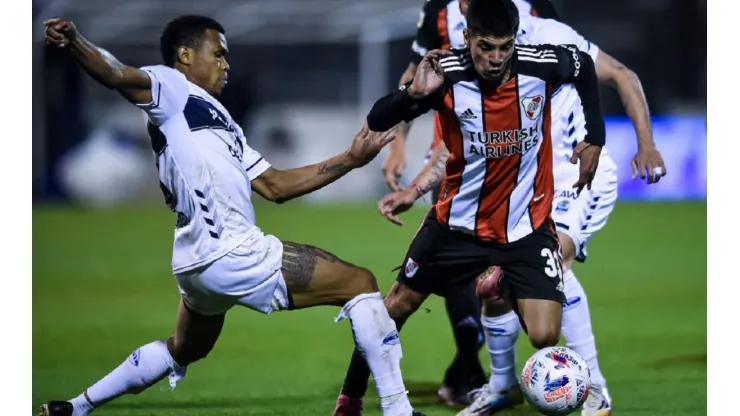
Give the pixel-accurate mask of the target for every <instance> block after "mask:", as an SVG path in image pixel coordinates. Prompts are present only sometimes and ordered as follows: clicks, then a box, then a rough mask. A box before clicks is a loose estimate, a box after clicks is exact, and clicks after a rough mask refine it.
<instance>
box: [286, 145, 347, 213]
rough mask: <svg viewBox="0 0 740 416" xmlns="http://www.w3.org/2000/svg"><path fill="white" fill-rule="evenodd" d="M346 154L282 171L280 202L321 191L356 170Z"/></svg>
mask: <svg viewBox="0 0 740 416" xmlns="http://www.w3.org/2000/svg"><path fill="white" fill-rule="evenodd" d="M355 166H356V164H355V163H353V162H352V160H351V159H350V158H349V156H348V155H347V154H346V153H342V154H340V155H337V156H334V157H332V158H331V159H327V160H325V161H323V162H320V163H316V164H313V165H309V166H304V167H301V168H296V169H290V170H284V171H280V175H279V176H278V178H277V183H276V184H275V185H276V188H277V189H278V194H279V196H278V200H279V202H284V201H288V200H291V199H294V198H298V197H300V196H303V195H306V194H309V193H311V192H313V191H315V190H317V189H321V188H323V187H325V186H327V185H329V184H330V183H332V182H334V181H336V180H337V179H339V178H341V177H342V176H344V175H346V174H347V173H348V172H349V171H351V170H352V169H354V167H355Z"/></svg>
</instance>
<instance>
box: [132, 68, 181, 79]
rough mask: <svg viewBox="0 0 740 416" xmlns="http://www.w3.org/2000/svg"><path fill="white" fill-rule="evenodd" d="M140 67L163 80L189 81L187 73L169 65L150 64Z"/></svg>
mask: <svg viewBox="0 0 740 416" xmlns="http://www.w3.org/2000/svg"><path fill="white" fill-rule="evenodd" d="M139 69H140V70H142V71H144V72H146V73H148V74H150V76H151V75H153V76H154V77H156V78H157V79H158V80H159V81H161V82H163V81H165V80H175V81H182V82H187V78H185V74H183V73H182V72H180V71H178V70H176V69H175V68H171V67H169V66H165V65H149V66H142V67H141V68H139Z"/></svg>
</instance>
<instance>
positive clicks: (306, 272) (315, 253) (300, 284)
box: [282, 241, 352, 289]
mask: <svg viewBox="0 0 740 416" xmlns="http://www.w3.org/2000/svg"><path fill="white" fill-rule="evenodd" d="M319 259H323V260H325V261H328V262H330V263H342V264H345V265H348V266H352V265H351V264H349V263H347V262H345V261H343V260H341V259H340V258H339V257H337V256H335V255H334V254H332V253H329V252H328V251H326V250H322V249H320V248H318V247H314V246H310V245H306V244H297V243H291V242H288V241H286V242H283V267H282V272H283V279H285V283H286V284H287V285H288V288H289V289H305V288H306V287H308V285H309V284H311V279H312V278H313V276H314V273H315V272H316V263H317V262H318V260H319Z"/></svg>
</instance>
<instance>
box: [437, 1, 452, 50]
mask: <svg viewBox="0 0 740 416" xmlns="http://www.w3.org/2000/svg"><path fill="white" fill-rule="evenodd" d="M437 34H438V35H439V38H440V39H441V40H442V44H441V46H440V49H450V32H449V31H448V30H447V7H444V8H442V10H440V11H439V13H438V14H437Z"/></svg>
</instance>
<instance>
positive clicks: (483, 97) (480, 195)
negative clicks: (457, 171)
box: [450, 82, 519, 236]
mask: <svg viewBox="0 0 740 416" xmlns="http://www.w3.org/2000/svg"><path fill="white" fill-rule="evenodd" d="M478 89H479V91H480V108H481V116H482V118H483V119H482V120H481V125H482V126H483V131H488V130H486V94H485V93H484V92H483V86H482V85H480V82H479V83H478ZM517 101H519V100H518V97H517ZM453 108H454V107H453ZM461 137H462V135H461ZM464 141H465V140H464V139H463V142H464ZM463 154H465V143H463ZM483 169H484V171H483V183H482V184H481V185H480V192H478V208H477V209H476V210H475V222H474V223H473V233H474V234H473V235H476V236H477V235H478V215H480V208H481V207H480V206H481V205H482V204H483V191H485V189H486V178H488V160H484V161H483ZM460 181H461V182H460V188H462V178H461V180H460ZM451 211H452V209H450V212H451ZM507 219H508V215H507Z"/></svg>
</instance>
